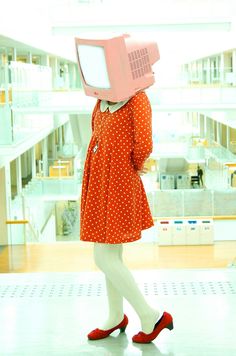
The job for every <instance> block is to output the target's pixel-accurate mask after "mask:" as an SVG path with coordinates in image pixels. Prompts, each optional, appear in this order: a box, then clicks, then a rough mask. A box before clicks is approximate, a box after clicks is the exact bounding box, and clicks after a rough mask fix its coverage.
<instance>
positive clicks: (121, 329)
mask: <svg viewBox="0 0 236 356" xmlns="http://www.w3.org/2000/svg"><path fill="white" fill-rule="evenodd" d="M126 327H127V325H126V326H124V327H123V328H120V332H121V333H123V332H125V329H126Z"/></svg>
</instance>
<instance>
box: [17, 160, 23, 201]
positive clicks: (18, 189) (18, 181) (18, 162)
mask: <svg viewBox="0 0 236 356" xmlns="http://www.w3.org/2000/svg"><path fill="white" fill-rule="evenodd" d="M16 188H17V194H18V195H20V194H21V192H22V174H21V156H19V157H17V158H16Z"/></svg>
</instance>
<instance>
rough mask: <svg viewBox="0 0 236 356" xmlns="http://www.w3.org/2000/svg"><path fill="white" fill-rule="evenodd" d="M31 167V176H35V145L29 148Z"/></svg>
mask: <svg viewBox="0 0 236 356" xmlns="http://www.w3.org/2000/svg"><path fill="white" fill-rule="evenodd" d="M31 167H32V178H34V177H36V155H35V146H33V147H32V149H31Z"/></svg>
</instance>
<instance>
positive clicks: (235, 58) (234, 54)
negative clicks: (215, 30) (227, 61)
mask: <svg viewBox="0 0 236 356" xmlns="http://www.w3.org/2000/svg"><path fill="white" fill-rule="evenodd" d="M232 67H233V68H232V70H233V76H234V79H233V85H236V49H234V50H233V52H232Z"/></svg>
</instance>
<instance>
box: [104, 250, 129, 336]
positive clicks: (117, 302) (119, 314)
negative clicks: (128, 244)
mask: <svg viewBox="0 0 236 356" xmlns="http://www.w3.org/2000/svg"><path fill="white" fill-rule="evenodd" d="M122 250H123V247H122V245H119V248H118V249H117V254H118V256H117V257H118V259H120V260H121V261H122ZM105 279H106V289H107V299H108V318H107V320H106V322H105V323H104V324H103V325H102V326H101V327H99V329H102V330H108V329H111V328H113V327H114V326H115V325H118V324H119V323H120V322H121V321H122V320H123V318H124V311H123V296H122V295H121V294H120V293H119V292H118V290H117V289H116V288H115V287H114V286H113V284H112V283H111V281H110V280H109V279H108V278H107V276H106V275H105Z"/></svg>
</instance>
